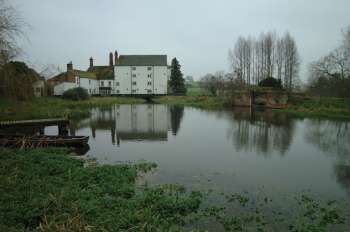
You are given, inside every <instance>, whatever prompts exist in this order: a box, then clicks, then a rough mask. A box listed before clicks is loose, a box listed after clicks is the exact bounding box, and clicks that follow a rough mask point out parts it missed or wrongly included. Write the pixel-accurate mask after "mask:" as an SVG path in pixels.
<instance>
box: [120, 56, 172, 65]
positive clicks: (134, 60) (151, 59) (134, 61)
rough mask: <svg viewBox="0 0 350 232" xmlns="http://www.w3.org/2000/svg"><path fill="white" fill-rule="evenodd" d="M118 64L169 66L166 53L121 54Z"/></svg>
mask: <svg viewBox="0 0 350 232" xmlns="http://www.w3.org/2000/svg"><path fill="white" fill-rule="evenodd" d="M116 66H167V56H166V55H120V56H119V57H118V61H117V63H116Z"/></svg>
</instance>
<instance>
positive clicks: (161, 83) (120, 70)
mask: <svg viewBox="0 0 350 232" xmlns="http://www.w3.org/2000/svg"><path fill="white" fill-rule="evenodd" d="M168 75H169V73H168V65H167V56H166V55H120V56H119V57H117V59H116V64H115V66H114V82H115V93H116V94H117V95H166V94H167V86H168Z"/></svg>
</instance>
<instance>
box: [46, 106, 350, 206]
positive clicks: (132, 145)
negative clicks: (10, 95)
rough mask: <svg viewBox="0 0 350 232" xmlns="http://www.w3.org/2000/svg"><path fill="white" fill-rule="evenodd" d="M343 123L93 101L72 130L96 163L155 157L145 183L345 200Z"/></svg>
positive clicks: (348, 137) (348, 182) (349, 157)
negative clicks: (86, 115) (81, 137)
mask: <svg viewBox="0 0 350 232" xmlns="http://www.w3.org/2000/svg"><path fill="white" fill-rule="evenodd" d="M349 127H350V122H349V121H348V122H347V121H332V120H318V119H297V118H294V117H292V116H290V115H288V114H282V113H274V112H271V111H251V110H250V109H246V108H242V109H235V110H232V111H227V110H225V111H224V110H201V109H195V108H190V107H181V106H167V105H151V104H150V105H147V104H143V105H115V106H113V107H110V108H103V109H102V108H94V109H92V114H91V117H90V118H84V119H80V120H78V121H76V122H74V123H73V124H72V125H71V128H70V133H71V134H73V135H74V134H75V135H88V136H90V141H89V145H90V150H89V151H88V153H87V155H89V156H91V157H94V158H96V159H97V161H98V162H100V163H102V164H113V163H116V162H119V161H140V160H145V161H151V162H156V163H157V164H158V168H157V170H156V171H155V172H154V173H152V174H151V175H148V176H147V181H148V182H149V183H150V184H159V183H179V184H182V185H185V186H187V187H189V188H192V189H213V190H216V191H218V192H242V191H255V190H256V189H259V188H260V189H261V188H263V189H264V191H265V192H266V193H267V194H284V193H290V192H299V191H310V192H312V193H315V194H317V195H319V196H322V197H326V198H333V199H347V200H349V199H350V128H349ZM49 132H50V131H49Z"/></svg>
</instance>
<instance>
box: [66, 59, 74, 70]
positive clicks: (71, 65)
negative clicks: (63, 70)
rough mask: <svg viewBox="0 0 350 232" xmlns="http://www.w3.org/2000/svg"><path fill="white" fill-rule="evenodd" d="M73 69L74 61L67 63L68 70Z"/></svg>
mask: <svg viewBox="0 0 350 232" xmlns="http://www.w3.org/2000/svg"><path fill="white" fill-rule="evenodd" d="M69 71H73V63H72V61H71V62H69V63H68V64H67V72H69Z"/></svg>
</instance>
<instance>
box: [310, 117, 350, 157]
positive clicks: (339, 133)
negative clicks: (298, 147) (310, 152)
mask: <svg viewBox="0 0 350 232" xmlns="http://www.w3.org/2000/svg"><path fill="white" fill-rule="evenodd" d="M349 126H350V122H342V121H328V120H310V121H308V122H307V128H308V130H307V131H306V134H305V138H306V140H307V141H308V142H310V143H312V144H314V145H315V146H317V147H318V148H319V149H321V150H322V151H324V152H328V153H333V154H336V155H338V156H339V155H340V156H343V155H350V130H349V129H350V128H349Z"/></svg>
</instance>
